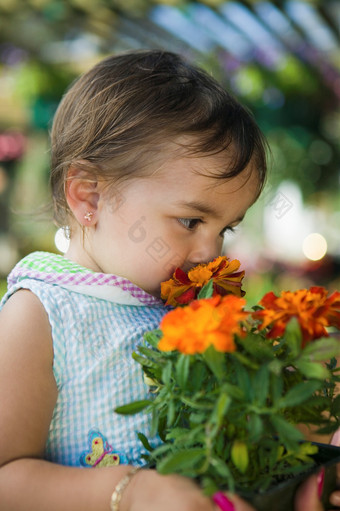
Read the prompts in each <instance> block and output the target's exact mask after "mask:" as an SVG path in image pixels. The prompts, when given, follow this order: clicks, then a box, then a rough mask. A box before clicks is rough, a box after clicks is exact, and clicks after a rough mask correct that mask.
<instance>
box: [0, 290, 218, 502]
mask: <svg viewBox="0 0 340 511" xmlns="http://www.w3.org/2000/svg"><path fill="white" fill-rule="evenodd" d="M52 364H53V345H52V338H51V329H50V324H49V321H48V317H47V314H46V312H45V310H44V308H43V306H42V304H41V303H40V301H39V300H38V298H37V297H36V296H35V295H34V294H33V293H31V292H30V291H26V290H21V291H18V292H16V293H15V294H14V295H13V296H12V297H11V298H10V299H9V300H8V302H7V303H6V304H5V306H4V308H3V310H2V311H1V312H0V402H1V413H0V431H1V449H0V502H1V510H2V511H13V510H15V511H28V510H29V509H34V511H46V509H48V510H49V511H109V509H110V505H109V502H110V496H111V494H112V492H113V490H114V488H115V486H116V485H117V483H118V482H119V481H120V480H121V479H122V478H123V477H124V475H125V474H126V473H127V472H129V471H130V468H131V467H127V466H124V465H122V466H118V467H105V468H96V469H92V468H75V467H65V466H61V465H57V464H54V463H50V462H47V461H45V460H43V459H42V456H43V452H44V446H45V443H46V438H47V434H48V430H49V425H50V421H51V417H52V413H53V409H54V406H55V403H56V399H57V387H56V383H55V380H54V376H53V370H52ZM120 509H121V511H128V510H129V511H134V510H137V509H138V511H144V510H145V511H146V510H148V511H152V510H155V511H156V510H157V511H158V510H159V509H162V511H170V510H172V509H178V510H179V511H180V510H181V509H186V510H187V511H190V510H192V511H213V510H214V509H216V508H215V507H214V506H213V504H212V502H211V501H210V499H208V498H206V497H204V496H203V495H202V493H201V492H200V490H199V489H198V488H197V486H196V485H195V484H194V483H193V482H192V481H190V480H189V479H185V478H182V477H178V476H175V475H174V476H160V475H159V474H157V473H156V472H154V471H152V470H142V471H140V472H139V473H137V474H136V475H135V476H134V478H133V479H132V480H131V482H130V484H129V485H128V487H127V488H126V490H125V491H124V494H123V497H122V501H121V506H120Z"/></svg>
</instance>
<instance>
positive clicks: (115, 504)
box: [110, 467, 141, 511]
mask: <svg viewBox="0 0 340 511" xmlns="http://www.w3.org/2000/svg"><path fill="white" fill-rule="evenodd" d="M140 468H141V467H133V468H132V469H131V470H130V472H129V473H128V474H126V476H124V477H123V479H121V480H120V481H119V483H118V484H117V486H116V487H115V489H114V492H113V493H112V495H111V500H110V506H111V508H110V509H111V511H119V504H120V500H121V498H122V495H123V491H124V490H125V488H126V487H127V485H128V484H129V482H130V481H131V479H132V477H133V476H134V475H135V473H136V472H138V470H139V469H140Z"/></svg>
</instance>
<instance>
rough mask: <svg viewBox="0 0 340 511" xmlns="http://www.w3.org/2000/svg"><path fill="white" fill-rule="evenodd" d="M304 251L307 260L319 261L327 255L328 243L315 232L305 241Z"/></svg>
mask: <svg viewBox="0 0 340 511" xmlns="http://www.w3.org/2000/svg"><path fill="white" fill-rule="evenodd" d="M302 251H303V253H304V255H305V256H306V257H307V259H310V260H311V261H319V260H320V259H322V258H323V257H324V256H325V255H326V253H327V241H326V240H325V238H324V237H323V236H322V234H319V233H318V232H313V233H311V234H309V235H308V236H306V238H305V239H304V240H303V244H302Z"/></svg>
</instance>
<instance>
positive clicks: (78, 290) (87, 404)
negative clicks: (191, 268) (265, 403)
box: [1, 252, 168, 466]
mask: <svg viewBox="0 0 340 511" xmlns="http://www.w3.org/2000/svg"><path fill="white" fill-rule="evenodd" d="M18 289H29V290H31V291H32V292H33V293H34V294H35V295H36V296H37V297H38V298H39V300H40V301H41V302H42V304H43V306H44V307H45V309H46V311H47V314H48V317H49V321H50V324H51V328H52V337H53V350H54V362H53V371H54V376H55V380H56V383H57V387H58V398H57V403H56V406H55V409H54V412H53V417H52V421H51V424H50V429H49V433H48V439H47V443H46V450H45V458H46V459H47V460H50V461H53V462H55V463H60V464H63V465H70V466H97V465H98V464H99V462H100V463H101V465H103V464H104V465H105V464H110V456H111V458H112V457H114V459H115V460H117V459H118V460H119V462H120V463H131V464H135V465H142V464H143V460H141V458H140V457H141V454H142V453H143V452H145V449H144V447H143V446H142V444H141V442H140V440H139V439H138V437H137V433H138V432H142V433H144V434H145V435H146V436H147V437H149V438H150V433H149V430H150V416H148V415H147V414H145V413H144V412H140V413H138V414H136V415H132V416H123V415H118V414H116V413H115V412H114V409H115V408H116V407H117V406H120V405H123V404H127V403H130V402H132V401H135V400H140V399H146V398H148V397H150V394H149V390H148V387H147V385H146V384H145V383H144V381H143V375H142V370H141V367H140V365H139V364H138V363H137V362H135V361H134V360H133V359H132V356H131V354H132V352H133V351H134V350H136V348H137V346H138V345H139V344H140V343H141V342H142V338H143V334H144V333H145V332H146V331H148V330H152V329H153V328H157V327H158V325H159V322H160V320H161V319H162V317H163V315H164V314H165V313H166V312H167V310H168V309H167V308H166V307H164V305H163V303H162V302H161V301H160V300H158V299H156V298H154V297H152V296H151V295H148V294H147V293H145V292H144V291H143V290H141V289H139V288H137V287H136V286H134V285H133V284H132V283H131V282H129V281H127V280H126V279H123V278H121V277H117V276H114V275H105V274H100V273H95V272H90V271H89V270H87V269H85V268H82V267H81V266H79V265H76V264H74V263H72V262H70V261H68V260H67V259H65V258H64V257H63V256H60V255H56V254H48V253H45V252H35V253H33V254H31V255H29V256H27V257H26V258H25V259H23V260H22V261H21V262H20V263H18V265H17V266H16V267H15V268H14V270H13V271H12V272H11V274H10V275H9V278H8V292H7V294H6V295H5V297H4V298H3V300H2V302H1V306H2V305H3V304H4V303H5V302H6V300H7V299H8V298H9V296H10V295H11V294H13V293H14V292H15V291H17V290H18ZM94 439H97V440H96V442H95V443H96V444H97V443H98V440H99V444H100V445H101V446H102V451H101V452H99V454H98V453H97V454H96V457H97V459H96V460H95V462H93V457H92V462H91V463H90V461H89V462H87V460H91V456H92V454H93V445H94V444H93V442H94ZM91 453H92V454H91ZM104 458H105V459H104ZM98 460H99V461H98ZM107 460H109V461H108V462H107ZM113 464H117V462H115V463H113Z"/></svg>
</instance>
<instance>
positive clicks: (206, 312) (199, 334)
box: [158, 295, 248, 355]
mask: <svg viewBox="0 0 340 511" xmlns="http://www.w3.org/2000/svg"><path fill="white" fill-rule="evenodd" d="M244 305H245V300H243V299H242V298H239V297H237V296H234V295H228V296H224V297H221V296H215V297H213V298H206V299H201V300H195V301H193V302H191V303H190V305H188V306H187V307H177V308H176V309H174V310H172V311H170V312H168V313H167V314H166V315H165V316H164V318H163V319H162V321H161V324H160V329H161V330H162V332H163V337H162V339H161V340H160V342H159V344H158V348H159V349H160V350H161V351H173V350H178V351H180V352H182V353H186V354H190V355H191V354H194V353H203V352H204V351H205V350H206V349H207V348H208V347H209V346H211V345H212V346H214V347H215V349H216V350H217V351H222V352H233V351H235V349H236V346H235V341H234V335H235V334H237V335H239V336H243V335H244V331H243V329H242V326H241V324H240V322H241V321H242V320H243V319H244V318H245V317H246V316H248V313H247V312H244V310H243V307H244Z"/></svg>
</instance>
